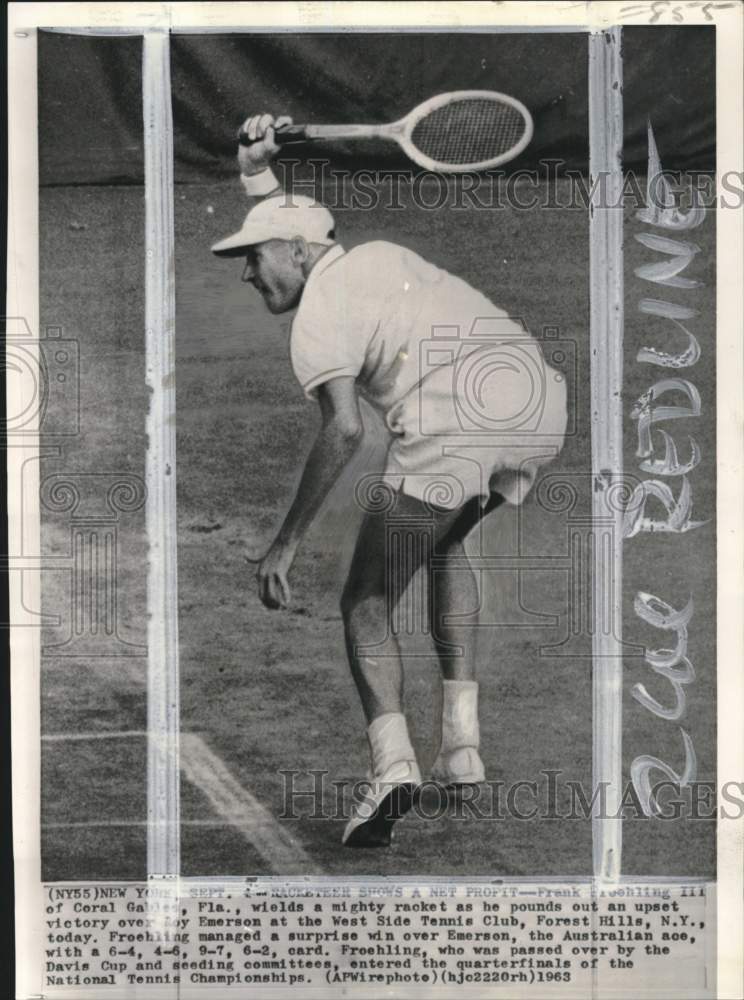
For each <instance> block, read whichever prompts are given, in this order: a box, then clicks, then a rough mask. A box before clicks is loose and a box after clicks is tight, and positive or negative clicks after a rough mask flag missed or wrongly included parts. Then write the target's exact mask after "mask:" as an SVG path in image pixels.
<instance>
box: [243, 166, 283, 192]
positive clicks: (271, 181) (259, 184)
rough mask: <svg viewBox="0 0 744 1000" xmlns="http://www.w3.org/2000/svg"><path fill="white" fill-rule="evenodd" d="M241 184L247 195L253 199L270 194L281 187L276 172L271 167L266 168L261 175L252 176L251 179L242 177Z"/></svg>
mask: <svg viewBox="0 0 744 1000" xmlns="http://www.w3.org/2000/svg"><path fill="white" fill-rule="evenodd" d="M240 183H241V184H242V185H243V188H244V189H245V193H246V194H247V195H250V196H251V197H252V198H257V197H261V195H264V194H269V193H270V192H271V191H275V190H276V189H277V188H278V187H279V181H278V180H277V179H276V177H275V175H274V171H273V170H272V169H271V167H266V169H265V170H262V171H261V172H260V173H259V174H252V175H251V176H250V177H246V175H245V174H241V175H240Z"/></svg>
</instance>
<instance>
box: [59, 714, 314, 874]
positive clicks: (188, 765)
mask: <svg viewBox="0 0 744 1000" xmlns="http://www.w3.org/2000/svg"><path fill="white" fill-rule="evenodd" d="M144 736H147V732H146V731H145V730H142V729H126V730H122V731H119V732H111V733H96V732H91V733H48V734H47V735H45V736H42V737H41V738H42V740H43V741H45V742H54V743H62V742H64V741H67V740H72V741H83V740H103V739H126V738H129V737H144ZM179 763H180V766H181V771H182V773H183V775H184V777H185V778H187V780H188V781H190V782H191V784H192V785H195V786H196V787H197V788H198V789H199V791H200V792H202V794H203V795H204V796H205V797H206V798H207V799H208V800H209V802H210V804H211V806H212V808H213V809H214V810H215V812H216V813H217V815H218V816H219V817H220V818H219V819H218V820H199V819H195V820H181V823H180V825H181V826H206V827H222V826H230V827H234V828H235V829H236V830H237V832H238V833H240V834H241V836H242V837H243V838H244V839H245V840H247V841H248V842H249V843H250V844H251V845H252V846H253V847H255V848H256V850H257V851H258V853H259V854H260V855H261V857H262V858H264V860H265V861H267V862H268V863H269V865H270V866H271V868H272V870H273V871H275V872H276V873H277V874H280V875H313V874H315V875H317V874H320V873H321V872H322V870H323V869H322V868H320V867H319V866H318V865H317V864H315V863H314V862H313V861H312V860H311V858H310V857H309V856H308V855H307V854H306V853H305V851H304V849H303V847H302V845H301V844H300V843H299V841H297V840H295V838H294V837H293V836H292V835H291V834H290V833H289V832H288V831H287V830H286V829H285V828H284V827H283V826H282V825H281V824H280V823H278V822H277V820H275V819H274V817H273V816H272V815H271V813H270V812H269V811H268V809H266V808H265V807H264V806H262V805H261V803H260V802H259V801H258V799H257V798H255V797H254V796H253V795H251V793H250V792H249V791H248V789H247V788H243V786H242V785H241V784H240V782H239V781H238V780H237V778H236V777H235V776H234V775H233V774H231V772H230V771H229V770H228V768H227V766H226V765H225V763H224V762H223V761H222V759H221V758H220V757H218V756H217V754H216V753H214V752H213V751H212V750H210V749H209V747H208V746H207V744H206V743H205V742H204V740H203V739H202V737H201V736H199V735H198V734H197V733H181V737H180V753H179ZM156 822H158V823H162V820H157V821H156ZM152 825H153V821H152V820H91V821H81V822H70V823H44V824H43V828H44V829H45V830H66V829H84V828H86V827H91V828H92V827H116V826H119V827H128V826H132V827H134V826H137V827H143V826H145V827H148V829H149V828H150V827H151V826H152Z"/></svg>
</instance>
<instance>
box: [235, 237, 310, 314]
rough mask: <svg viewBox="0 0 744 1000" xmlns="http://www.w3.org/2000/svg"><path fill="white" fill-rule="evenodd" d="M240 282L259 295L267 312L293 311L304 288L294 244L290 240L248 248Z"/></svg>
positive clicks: (270, 242)
mask: <svg viewBox="0 0 744 1000" xmlns="http://www.w3.org/2000/svg"><path fill="white" fill-rule="evenodd" d="M243 281H246V282H248V283H249V284H251V285H253V287H254V288H256V289H257V290H258V291H259V292H260V293H261V295H262V296H263V300H264V302H265V303H266V307H267V308H268V310H269V312H272V313H283V312H286V311H287V310H288V309H293V308H294V307H295V306H296V305H297V303H298V302H299V299H300V295H301V294H302V289H303V288H304V286H305V276H304V274H303V271H302V260H301V259H300V258H299V257H298V255H297V253H296V247H295V244H294V243H293V242H292V241H290V240H268V241H267V242H266V243H257V244H256V245H255V246H252V247H248V249H247V250H246V255H245V270H244V271H243Z"/></svg>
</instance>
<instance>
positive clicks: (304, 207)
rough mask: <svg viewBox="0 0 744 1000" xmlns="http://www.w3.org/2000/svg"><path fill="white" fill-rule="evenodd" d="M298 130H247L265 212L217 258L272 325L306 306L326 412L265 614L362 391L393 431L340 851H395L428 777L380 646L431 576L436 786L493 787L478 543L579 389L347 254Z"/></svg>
mask: <svg viewBox="0 0 744 1000" xmlns="http://www.w3.org/2000/svg"><path fill="white" fill-rule="evenodd" d="M290 122H291V119H289V118H287V117H282V118H278V119H276V120H274V118H273V117H272V116H271V115H267V114H264V115H255V116H252V117H250V118H249V119H247V121H246V122H245V123H244V125H243V130H244V131H245V132H246V133H247V135H248V138H249V139H250V140H252V142H251V144H250V145H241V146H239V152H238V162H239V165H240V171H241V181H242V183H243V186H244V188H245V190H246V193H247V194H248V195H249V196H251V197H253V198H257V199H260V200H258V201H257V203H256V204H255V205H254V206H253V207H252V208H251V210H250V211H249V213H248V215H247V217H246V219H245V222H244V223H243V226H242V228H241V229H240V231H239V232H237V233H235V234H234V235H232V236H228V237H227V238H226V239H223V240H221V241H220V242H219V243H217V244H215V246H214V247H213V248H212V250H213V252H214V253H215V254H218V255H219V256H223V257H237V256H240V257H244V258H245V270H244V272H243V280H244V281H246V282H248V283H249V284H252V285H253V286H254V287H255V288H256V289H257V291H258V292H259V293H260V294H261V295H262V297H263V299H264V302H265V303H266V306H267V307H268V309H269V310H270V311H271V312H272V313H283V312H286V311H288V310H292V309H296V314H295V316H294V319H293V322H292V331H291V344H290V353H291V360H292V365H293V368H294V371H295V374H296V376H297V378H298V380H299V382H300V384H301V386H302V387H303V389H304V391H305V393H306V394H307V396H308V397H309V398H311V399H313V400H315V401H316V402H317V404H318V405H319V407H320V414H321V426H320V429H319V431H318V435H317V438H316V440H315V443H314V444H313V446H312V448H311V450H310V453H309V455H308V457H307V460H306V462H305V467H304V470H303V473H302V477H301V479H300V483H299V486H298V488H297V493H296V496H295V498H294V501H293V503H292V504H291V506H290V508H289V511H288V512H287V514H286V517H285V518H284V522H283V524H282V526H281V528H280V529H279V532H278V534H277V536H276V539H275V540H274V542H273V544H272V545H271V547H270V548H269V550H268V552H267V553H266V555H265V556H264V557H263V558H262V560H261V561H260V565H259V567H258V573H257V580H258V592H259V596H260V599H261V601H262V602H263V603H264V604H265V605H266V607H268V608H286V607H287V605H288V604H289V602H290V587H289V582H288V577H289V573H290V570H291V567H292V563H293V560H294V558H295V554H296V552H297V547H298V545H299V544H300V541H301V539H302V537H303V534H304V533H305V531H306V529H307V528H308V526H309V525H310V523H311V522H312V520H313V518H314V516H315V515H316V514H317V512H318V510H319V509H320V507H321V505H322V503H323V501H324V499H325V497H326V496H327V494H328V492H329V491H330V489H331V487H332V486H333V484H334V482H335V481H336V479H337V478H338V476H339V474H340V473H341V471H342V470H343V468H344V467H345V466H346V465H347V463H348V462H349V461H350V459H351V458H352V456H353V455H354V453H355V452H356V451H357V449H358V448H359V445H360V442H361V440H362V437H363V433H364V432H363V424H362V418H361V415H360V409H359V398H360V397H363V398H364V399H366V400H367V401H368V402H369V403H370V404H371V405H372V406H373V407H374V408H375V409H377V410H378V411H379V412H380V413H381V414H382V416H383V419H384V421H385V423H386V425H387V428H388V431H389V433H390V445H389V449H388V452H387V463H386V466H385V470H384V473H383V474H382V475H381V477H380V484H379V486H378V488H377V492H376V495H375V491H374V490H373V491H369V490H367V492H366V495H367V497H368V498H370V497H373V496H374V499H376V500H377V503H375V502H368V503H365V501H364V497H363V496H361V493H363V492H364V491H363V490H362V491H360V490H358V491H357V494H358V496H357V499H361V500H362V502H363V503H365V506H366V513H365V516H364V520H363V522H362V526H361V529H360V532H359V537H358V539H357V542H356V548H355V552H354V556H353V559H352V563H351V568H350V571H349V576H348V579H347V581H346V585H345V587H344V590H343V595H342V597H341V609H342V615H343V621H344V629H345V636H346V648H347V652H348V657H349V663H350V666H351V672H352V676H353V678H354V681H355V683H356V687H357V689H358V692H359V696H360V698H361V702H362V707H363V710H364V714H365V717H366V722H367V736H368V740H369V748H370V754H371V768H370V775H369V779H370V784H369V786H368V788H367V791H366V793H365V795H364V796H363V798H362V800H361V801H358V802H356V803H355V805H354V807H353V811H352V816H351V819H350V820H349V822H348V825H347V826H346V829H345V831H344V834H343V838H342V839H343V843H345V844H347V845H348V846H377V845H385V844H389V843H390V838H391V832H392V825H393V823H394V821H395V820H396V819H398V818H400V817H401V816H402V815H403V814H404V813H405V812H406V811H407V810H408V809H409V808H410V807H411V805H412V803H413V801H414V798H415V795H416V790H417V788H418V787H419V786H420V784H421V782H422V777H421V771H420V769H419V765H418V762H417V759H416V753H415V751H414V748H413V746H412V744H411V740H410V737H409V732H408V727H407V724H406V718H405V715H404V712H403V700H402V695H403V669H402V662H401V657H400V653H399V651H398V650H397V645H396V644H395V640H394V636H393V650H392V653H391V651H390V643H387V645H385V644H383V642H382V640H383V639H384V638H386V637H388V636H390V635H391V631H392V630H391V626H390V618H391V614H392V612H393V610H394V609H395V608H396V606H397V605H398V604H399V602H400V601H401V598H402V596H403V594H404V592H405V590H406V588H407V586H408V584H409V583H410V581H411V579H412V577H413V575H414V574H415V573H416V572H417V570H419V569H420V568H422V567H423V568H424V571H425V572H426V573H428V577H429V594H430V602H429V608H430V614H431V632H432V635H433V637H434V641H435V643H436V648H437V653H438V657H439V662H440V666H441V673H442V678H443V699H442V719H441V746H440V749H439V753H438V755H437V758H436V761H435V764H434V767H433V775H432V776H433V778H434V779H435V780H436V781H438V782H441V783H442V784H443V785H444V786H447V787H456V786H461V785H471V784H477V783H478V782H482V781H484V780H485V772H484V766H483V762H482V760H481V757H480V754H479V726H478V684H477V681H476V664H475V651H474V641H473V640H474V631H473V627H472V615H473V612H474V611H475V609H476V608H477V607H478V605H479V595H478V587H477V583H476V578H475V575H474V573H473V571H472V569H470V568H469V566H468V562H467V558H466V554H465V550H464V547H463V542H464V540H465V538H466V536H467V535H468V533H469V532H470V531H471V530H472V529H473V527H474V526H475V525H476V524H477V523H478V522H479V520H480V519H481V518H483V517H484V516H487V515H489V514H490V513H491V512H492V511H493V510H495V509H496V508H498V507H499V506H500V505H501V504H502V503H504V502H506V503H509V504H520V503H521V502H522V501H523V500H524V498H525V496H526V494H527V493H528V491H529V489H530V488H531V486H532V484H533V482H534V479H535V477H536V474H537V470H538V469H539V467H540V466H541V465H543V464H545V463H546V462H549V461H550V460H551V459H552V458H554V457H555V455H556V454H557V453H558V452H559V450H560V448H561V445H562V442H563V435H564V431H565V425H566V390H565V383H564V380H563V377H562V375H561V374H560V373H558V372H555V371H553V370H552V369H551V368H549V367H548V366H547V365H546V364H545V361H544V359H543V357H542V353H541V351H540V347H539V345H538V343H537V341H536V340H534V339H533V338H532V337H531V336H530V335H529V334H528V333H527V332H526V331H525V330H524V328H523V327H522V326H521V324H520V323H518V322H515V321H513V320H512V319H510V318H509V317H508V316H507V314H506V313H505V312H504V311H503V310H501V309H499V308H498V307H496V306H494V305H493V303H491V302H490V301H489V300H488V299H487V298H486V297H485V296H484V295H482V294H481V293H480V292H478V291H476V290H475V289H474V288H471V287H470V285H468V284H467V283H466V282H465V281H463V280H462V279H461V278H458V277H455V276H454V275H452V274H449V273H448V272H446V271H444V270H442V269H440V268H438V267H436V266H435V265H434V264H431V263H429V262H428V261H426V260H424V259H423V258H422V257H420V256H419V255H418V254H416V253H413V252H412V251H411V250H408V249H406V248H405V247H403V246H399V245H397V244H394V243H388V242H382V241H375V242H371V243H364V244H361V245H360V246H356V247H354V248H353V249H351V250H348V251H347V250H345V249H344V247H343V246H342V245H341V244H340V243H338V242H337V241H336V237H335V233H334V221H333V218H332V216H331V214H330V212H329V211H328V210H327V209H326V208H325V207H323V206H322V205H320V204H318V203H316V202H314V201H312V200H311V199H309V198H306V197H301V196H299V195H289V194H285V193H284V192H283V191H282V190H281V187H280V185H279V184H278V182H277V180H276V177H275V175H274V173H273V171H272V170H271V168H270V163H271V160H272V158H273V156H274V155H275V153H276V152H277V149H278V147H277V145H276V143H275V141H274V128H275V127H278V126H279V125H281V124H284V123H290ZM381 496H382V497H384V498H385V499H386V501H387V502H385V503H382V504H381V503H380V502H379V501H380V497H381ZM381 508H384V509H381ZM392 518H394V521H395V524H396V525H397V526H398V528H399V527H400V525H401V524H402V525H404V526H405V529H406V532H407V534H408V536H409V537H412V538H413V539H414V541H416V542H417V543H416V544H406V545H404V546H403V548H404V549H405V550H406V555H405V557H404V558H400V547H399V546H396V545H391V543H390V541H389V539H390V537H392V536H391V533H390V531H389V525H390V523H391V519H392ZM432 550H433V551H432ZM432 555H433V559H432ZM468 616H470V621H471V624H469V625H468V624H463V622H464V621H465V620H466V619H467V617H468Z"/></svg>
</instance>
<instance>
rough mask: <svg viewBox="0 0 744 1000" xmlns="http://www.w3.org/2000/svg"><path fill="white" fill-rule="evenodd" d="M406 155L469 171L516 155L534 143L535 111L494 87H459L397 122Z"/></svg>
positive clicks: (444, 169)
mask: <svg viewBox="0 0 744 1000" xmlns="http://www.w3.org/2000/svg"><path fill="white" fill-rule="evenodd" d="M398 124H399V126H401V131H400V132H399V134H398V136H397V139H398V142H399V143H400V145H401V147H402V148H403V150H404V152H405V153H406V155H407V156H408V157H409V158H410V159H411V160H413V162H414V163H416V164H418V165H419V166H420V167H423V168H424V169H426V170H432V171H435V172H437V173H466V172H469V171H477V170H490V169H491V168H492V167H498V166H499V165H500V164H502V163H508V162H509V160H513V159H514V158H515V157H517V156H519V154H520V153H521V152H522V151H523V150H524V149H525V148H526V146H527V145H529V142H530V140H531V139H532V134H533V132H534V124H533V121H532V115H531V114H530V113H529V111H528V110H527V108H526V107H525V106H524V104H522V102H521V101H518V100H517V99H516V98H515V97H510V96H509V95H508V94H501V93H499V92H498V91H495V90H455V91H450V92H449V93H446V94H437V96H436V97H430V98H429V100H427V101H424V102H423V103H422V104H419V105H418V106H417V107H415V108H414V109H413V111H411V112H409V113H408V114H407V115H406V117H405V118H403V119H401V121H400V122H399V123H398Z"/></svg>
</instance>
